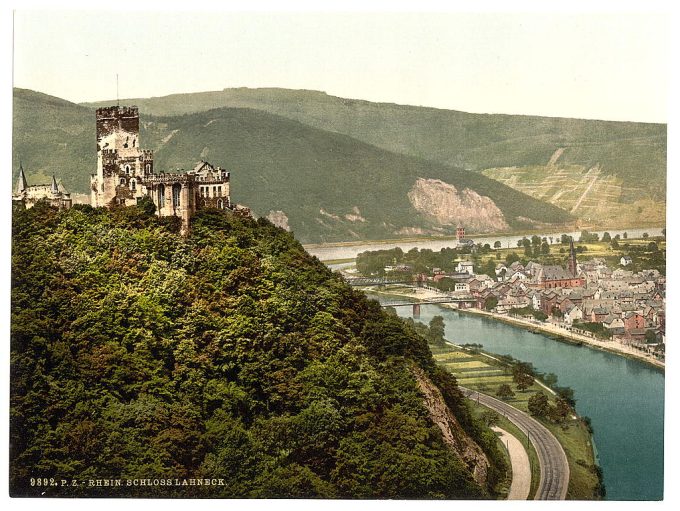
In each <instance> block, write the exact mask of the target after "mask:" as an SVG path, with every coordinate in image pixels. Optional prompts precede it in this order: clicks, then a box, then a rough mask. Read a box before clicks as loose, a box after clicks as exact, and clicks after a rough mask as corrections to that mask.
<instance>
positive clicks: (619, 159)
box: [87, 88, 666, 202]
mask: <svg viewBox="0 0 680 511" xmlns="http://www.w3.org/2000/svg"><path fill="white" fill-rule="evenodd" d="M124 101H126V102H132V103H133V104H136V105H138V106H139V108H140V111H142V112H144V113H147V114H151V115H158V116H170V115H182V114H188V113H196V112H200V111H205V110H210V109H214V108H221V107H230V108H254V109H258V110H263V111H266V112H269V113H274V114H278V115H282V116H284V117H288V118H291V119H294V120H297V121H300V122H302V123H304V124H308V125H310V126H313V127H316V128H320V129H323V130H326V131H334V132H337V133H343V134H345V135H349V136H351V137H353V138H356V139H358V140H361V141H364V142H367V143H369V144H372V145H375V146H377V147H380V148H382V149H386V150H388V151H392V152H396V153H402V154H408V155H410V156H415V157H418V158H423V159H426V160H430V161H434V162H437V163H441V164H444V165H449V166H454V167H460V168H464V169H469V170H483V169H487V168H494V167H511V166H518V167H524V166H528V165H545V164H546V163H547V162H548V161H549V160H550V158H551V156H552V155H553V154H554V153H555V151H556V150H558V149H560V148H561V149H563V153H562V155H561V157H560V163H561V164H567V165H570V164H574V165H580V166H583V167H586V168H590V167H593V166H595V165H599V166H600V168H601V169H602V172H603V173H604V174H605V175H615V176H618V177H619V178H620V179H621V180H622V182H623V184H624V185H625V187H626V188H627V190H626V191H625V193H624V194H623V196H622V200H623V201H624V202H631V201H632V200H633V199H634V198H637V197H642V196H650V197H654V198H657V199H660V198H662V197H664V196H665V172H666V125H665V124H651V123H640V122H616V121H599V120H583V119H570V118H561V117H538V116H523V115H505V114H472V113H466V112H460V111H455V110H443V109H436V108H430V107H417V106H409V105H397V104H393V103H373V102H369V101H363V100H353V99H345V98H340V97H335V96H330V95H328V94H326V93H323V92H319V91H309V90H290V89H278V88H263V89H248V88H235V89H224V90H222V91H213V92H201V93H187V94H173V95H169V96H163V97H154V98H135V99H126V100H124ZM106 103H107V102H99V103H88V104H87V106H96V105H103V104H106ZM640 178H644V179H643V180H642V183H641V179H640ZM636 190H637V191H636Z"/></svg>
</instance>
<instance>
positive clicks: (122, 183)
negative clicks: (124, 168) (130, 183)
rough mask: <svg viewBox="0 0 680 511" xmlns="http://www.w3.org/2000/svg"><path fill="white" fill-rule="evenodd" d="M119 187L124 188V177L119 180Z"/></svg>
mask: <svg viewBox="0 0 680 511" xmlns="http://www.w3.org/2000/svg"><path fill="white" fill-rule="evenodd" d="M120 185H121V186H125V178H124V177H121V178H120Z"/></svg>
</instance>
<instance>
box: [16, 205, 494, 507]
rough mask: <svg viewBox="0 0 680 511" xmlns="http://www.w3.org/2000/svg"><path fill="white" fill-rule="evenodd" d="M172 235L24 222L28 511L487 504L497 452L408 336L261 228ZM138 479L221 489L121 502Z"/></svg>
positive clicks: (82, 219)
mask: <svg viewBox="0 0 680 511" xmlns="http://www.w3.org/2000/svg"><path fill="white" fill-rule="evenodd" d="M176 220H177V219H174V218H171V219H159V218H157V217H155V216H153V215H152V214H149V212H144V211H143V210H142V209H140V208H136V207H131V208H125V209H119V210H112V211H108V210H101V209H97V210H95V209H92V208H90V207H89V206H77V207H74V208H73V209H71V210H69V211H63V212H57V211H56V210H53V209H51V208H49V207H47V206H46V205H45V204H38V205H37V206H36V207H34V208H32V209H30V210H23V209H17V210H16V211H15V212H14V217H13V246H12V325H11V411H10V414H11V431H10V440H11V449H10V484H11V486H10V488H11V492H12V494H13V495H39V494H41V493H42V492H46V493H45V494H46V495H62V496H64V495H73V496H78V495H80V496H82V495H90V496H102V495H111V496H134V495H139V496H192V497H208V496H213V497H234V496H240V497H336V498H341V497H343V498H359V497H363V498H369V497H378V498H480V497H487V496H489V494H490V491H492V487H493V485H494V484H496V483H497V482H498V481H499V480H500V477H501V476H502V473H501V472H502V467H503V463H502V461H500V454H499V450H498V446H497V444H496V439H495V436H494V435H493V433H491V432H490V431H489V430H487V429H484V428H482V427H481V426H480V425H479V424H477V423H476V422H475V421H474V420H473V418H472V417H471V415H470V413H469V411H468V409H467V407H466V405H465V403H464V400H463V397H462V394H461V393H460V391H459V390H458V387H457V385H456V382H455V379H454V378H453V376H451V375H450V374H449V373H447V372H446V371H444V370H442V369H440V368H437V367H436V366H435V364H434V361H433V359H432V356H431V353H430V351H429V348H428V346H427V343H426V340H425V339H424V338H423V337H421V336H419V335H418V334H417V333H416V331H415V328H414V327H413V325H410V324H406V323H404V322H402V321H401V320H399V319H398V318H397V317H395V316H393V315H390V314H387V313H384V312H383V311H382V310H381V309H380V307H379V305H378V304H377V303H376V302H373V301H370V300H368V299H366V298H365V296H364V295H363V294H361V293H360V292H357V291H354V290H352V289H351V288H350V287H349V286H347V285H345V284H344V283H343V282H342V281H341V279H340V278H339V277H337V276H336V275H334V274H333V273H331V272H330V271H329V270H328V269H327V268H326V267H325V266H323V265H322V264H321V263H319V262H318V260H316V259H314V258H312V257H311V256H309V255H308V254H307V253H306V252H305V251H304V250H303V249H302V247H301V245H300V244H299V243H298V242H297V241H295V239H294V238H293V236H292V235H290V234H288V233H286V232H284V231H283V230H281V229H278V228H276V227H274V226H273V225H272V224H270V223H269V222H267V221H266V220H257V221H255V220H252V219H249V218H239V217H236V216H232V215H228V214H226V213H223V212H219V211H204V212H202V213H201V214H199V215H198V216H197V217H196V218H195V221H194V222H193V225H192V234H191V235H190V236H189V237H187V238H183V237H181V236H179V235H178V229H179V225H178V223H177V221H176ZM435 327H436V325H435ZM435 329H436V328H435ZM415 366H419V367H420V368H422V369H423V370H424V371H425V374H427V375H428V377H429V378H430V380H431V381H432V382H433V383H434V384H436V385H437V386H438V387H439V388H440V390H441V391H442V395H443V397H444V399H445V402H446V403H447V405H448V406H449V407H450V408H451V409H452V411H453V412H454V414H455V415H456V417H457V419H458V421H459V422H460V424H461V425H462V427H463V428H464V430H465V431H466V432H467V434H469V435H470V436H471V437H472V438H473V439H474V440H475V441H476V442H477V443H478V444H479V445H480V446H482V448H483V449H484V450H485V452H486V453H487V456H488V457H489V458H490V460H491V462H492V469H491V471H490V477H489V488H482V487H480V486H479V485H477V484H476V483H475V482H474V480H473V479H472V477H471V475H470V473H469V471H468V469H467V467H466V466H465V465H464V464H463V462H462V461H461V460H460V459H459V458H458V457H457V455H456V454H455V453H454V451H452V450H451V449H450V448H449V447H448V446H446V445H445V444H444V442H443V440H442V435H441V432H440V430H439V428H438V427H437V426H436V425H434V423H433V422H432V421H431V419H430V417H429V413H428V411H427V409H426V408H425V405H424V401H423V398H422V395H421V394H420V392H419V391H418V387H417V385H416V381H415V377H414V374H413V371H412V368H414V367H415ZM31 478H41V479H42V478H48V480H49V478H55V481H56V482H57V484H59V481H61V480H62V479H63V480H67V481H68V482H69V483H70V482H71V480H72V479H75V480H78V481H80V482H83V481H85V486H83V484H81V485H79V486H75V487H74V486H70V485H67V486H57V487H52V486H48V487H36V486H32V485H31ZM137 478H152V479H153V478H180V479H181V478H221V479H223V481H224V482H225V484H224V485H222V486H188V487H187V486H146V487H134V486H133V487H128V486H125V481H126V480H127V479H131V480H132V479H137ZM90 479H122V480H123V486H122V487H117V488H115V489H110V488H106V487H89V486H87V485H86V482H87V480H90Z"/></svg>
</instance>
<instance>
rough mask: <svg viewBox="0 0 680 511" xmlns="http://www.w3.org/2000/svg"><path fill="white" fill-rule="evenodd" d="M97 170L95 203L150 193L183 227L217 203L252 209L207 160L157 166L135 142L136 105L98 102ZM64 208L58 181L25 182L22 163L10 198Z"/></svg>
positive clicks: (127, 201)
mask: <svg viewBox="0 0 680 511" xmlns="http://www.w3.org/2000/svg"><path fill="white" fill-rule="evenodd" d="M96 120H97V122H96V126H97V172H96V173H95V174H91V175H90V189H91V191H90V203H91V205H92V206H93V207H95V208H96V207H107V208H110V207H115V206H131V205H134V204H137V203H138V202H139V200H140V199H142V198H143V197H149V198H151V200H152V201H153V203H154V205H155V206H156V214H157V215H159V216H176V217H179V218H180V219H181V220H182V233H183V234H186V233H187V232H188V231H189V222H190V220H191V217H192V216H193V215H194V213H195V212H196V211H197V210H200V209H203V208H217V209H226V210H231V211H233V212H235V213H237V214H242V215H250V210H249V209H248V208H246V207H244V206H239V205H237V204H232V203H231V197H230V193H229V192H230V190H229V172H227V171H226V170H224V169H222V168H220V167H214V166H213V165H211V164H210V163H208V162H206V161H200V162H198V163H197V164H196V166H195V167H194V168H193V169H192V170H190V171H188V172H186V173H184V172H182V173H166V172H159V173H157V172H155V170H154V162H153V151H151V150H149V149H142V148H141V147H140V144H139V111H138V109H137V107H134V106H131V107H128V106H110V107H105V108H98V109H97V112H96ZM41 199H47V201H48V202H49V203H50V205H52V206H54V207H58V208H60V209H68V208H70V207H71V205H72V201H71V196H70V194H69V193H68V192H67V191H66V190H65V189H64V188H63V186H60V185H57V181H56V179H55V178H54V176H53V177H52V184H51V185H38V186H28V184H27V182H26V176H25V175H24V169H23V167H22V166H21V165H20V168H19V179H18V182H17V186H16V190H15V193H14V194H13V195H12V200H13V201H15V202H17V203H19V202H21V203H23V204H24V206H25V207H27V208H30V207H32V206H33V205H34V204H35V203H36V202H37V201H38V200H41Z"/></svg>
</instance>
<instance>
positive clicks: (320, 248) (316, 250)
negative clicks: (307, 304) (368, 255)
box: [305, 227, 662, 261]
mask: <svg viewBox="0 0 680 511" xmlns="http://www.w3.org/2000/svg"><path fill="white" fill-rule="evenodd" d="M661 229H662V227H649V228H645V229H637V228H636V229H609V230H607V231H591V232H593V233H597V234H598V235H599V236H600V237H602V234H604V233H605V232H608V233H609V234H611V236H612V238H613V237H614V236H616V235H617V234H619V235H621V237H623V233H624V232H627V233H628V237H629V238H641V237H642V235H643V234H644V233H647V234H649V235H650V236H661V235H662V233H661ZM562 234H567V235H568V236H573V237H574V239H575V240H578V238H579V236H580V235H581V232H580V231H574V232H565V231H561V232H550V233H547V234H538V236H539V237H541V238H550V237H552V238H553V244H555V243H559V241H560V236H561V235H562ZM533 235H534V234H527V235H526V236H527V238H531V236H533ZM522 238H523V236H522V235H513V236H504V235H490V236H484V237H479V238H478V237H475V238H471V239H473V240H474V242H475V243H481V244H482V245H483V244H485V243H488V244H489V245H491V246H492V247H493V245H494V243H495V242H496V241H500V242H501V246H502V247H503V248H508V247H517V241H519V240H521V239H522ZM457 244H458V242H457V241H456V239H455V238H453V239H451V238H443V239H432V240H420V241H391V242H372V243H370V242H369V243H359V244H348V245H335V244H328V245H305V250H307V252H309V253H310V254H312V255H314V256H316V257H318V258H319V259H320V260H321V261H331V260H335V259H355V258H356V256H357V255H358V254H360V253H361V252H366V251H367V250H387V249H390V248H395V247H400V248H401V249H402V250H403V251H404V252H408V251H409V250H411V249H412V248H419V249H423V248H429V249H430V250H434V251H437V252H438V251H439V250H441V249H442V248H448V247H456V246H457Z"/></svg>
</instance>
